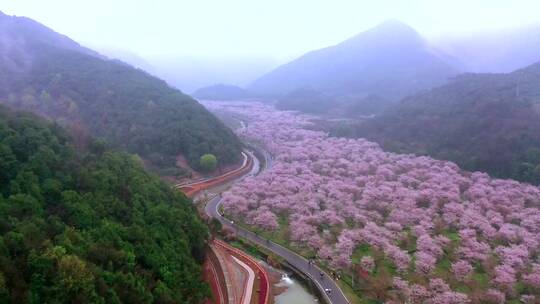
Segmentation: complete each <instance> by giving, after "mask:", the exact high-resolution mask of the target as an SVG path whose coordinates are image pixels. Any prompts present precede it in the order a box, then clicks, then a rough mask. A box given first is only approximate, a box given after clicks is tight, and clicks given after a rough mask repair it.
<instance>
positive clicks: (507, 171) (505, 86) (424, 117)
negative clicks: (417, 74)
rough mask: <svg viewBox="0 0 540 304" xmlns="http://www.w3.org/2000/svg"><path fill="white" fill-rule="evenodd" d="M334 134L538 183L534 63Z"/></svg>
mask: <svg viewBox="0 0 540 304" xmlns="http://www.w3.org/2000/svg"><path fill="white" fill-rule="evenodd" d="M336 134H340V135H343V134H345V135H349V136H360V137H366V138H368V139H371V140H375V141H377V142H379V143H380V144H382V145H383V147H385V148H386V149H390V150H392V151H398V152H412V153H417V154H427V155H430V156H432V157H435V158H439V159H448V160H451V161H454V162H457V163H458V164H459V165H460V166H462V167H463V168H465V169H467V170H480V171H486V172H489V173H490V174H492V175H495V176H497V177H505V178H513V179H518V180H521V181H528V182H532V183H535V184H539V183H540V63H537V64H534V65H531V66H529V67H527V68H525V69H521V70H517V71H515V72H513V73H509V74H465V75H462V76H459V77H457V78H456V79H454V80H453V81H452V82H451V83H449V84H447V85H444V86H441V87H439V88H436V89H432V90H430V91H428V92H425V93H420V94H418V95H416V96H411V97H409V98H406V99H405V100H403V101H402V102H401V103H400V104H398V105H395V106H394V107H393V108H391V109H389V110H388V111H387V112H385V113H384V114H382V115H381V116H379V117H377V118H375V119H372V120H369V121H367V122H366V123H364V124H362V125H360V126H358V127H356V128H354V129H352V130H351V129H348V130H341V131H338V132H336Z"/></svg>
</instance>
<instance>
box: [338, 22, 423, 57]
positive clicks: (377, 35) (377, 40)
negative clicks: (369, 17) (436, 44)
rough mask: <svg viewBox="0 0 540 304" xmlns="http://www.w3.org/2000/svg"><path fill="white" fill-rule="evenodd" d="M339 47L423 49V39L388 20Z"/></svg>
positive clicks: (410, 29) (411, 30)
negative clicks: (370, 46) (369, 46)
mask: <svg viewBox="0 0 540 304" xmlns="http://www.w3.org/2000/svg"><path fill="white" fill-rule="evenodd" d="M340 45H344V46H350V47H354V46H357V47H365V46H366V45H372V46H377V47H386V48H388V47H391V48H400V49H402V48H418V47H425V46H427V43H426V42H425V40H424V38H423V37H422V36H421V35H420V34H419V33H418V32H417V31H416V30H415V29H413V28H412V27H410V26H409V25H407V24H406V23H403V22H401V21H399V20H396V19H390V20H387V21H385V22H383V23H380V24H379V25H377V26H375V27H373V28H371V29H369V30H367V31H364V32H361V33H358V34H357V35H355V36H353V37H351V38H349V39H347V40H345V41H344V42H342V43H340ZM396 51H401V50H396Z"/></svg>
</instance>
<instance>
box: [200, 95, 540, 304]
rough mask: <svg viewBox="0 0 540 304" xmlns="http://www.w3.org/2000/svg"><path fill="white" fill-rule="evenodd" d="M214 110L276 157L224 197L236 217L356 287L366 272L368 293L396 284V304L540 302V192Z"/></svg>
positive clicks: (266, 114) (297, 121) (249, 108)
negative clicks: (237, 122)
mask: <svg viewBox="0 0 540 304" xmlns="http://www.w3.org/2000/svg"><path fill="white" fill-rule="evenodd" d="M207 106H208V107H210V108H211V109H214V110H226V111H229V112H232V113H233V114H234V115H236V117H242V118H243V119H244V120H245V121H246V125H247V126H246V127H245V128H242V129H240V130H239V131H238V133H239V135H240V136H242V137H243V138H244V139H245V140H246V141H248V142H251V143H254V144H257V145H259V146H260V147H262V148H264V149H266V150H267V151H268V152H270V153H271V154H272V155H273V157H274V161H273V163H272V166H271V167H270V168H269V169H268V170H266V171H264V172H262V173H261V174H259V175H257V176H253V177H249V178H246V179H244V180H243V181H241V182H239V183H237V184H236V185H235V186H233V187H232V188H231V189H230V190H229V191H228V192H226V193H225V194H224V196H223V197H224V199H223V208H224V212H225V214H226V215H227V216H229V217H231V218H234V219H237V220H241V221H243V222H244V223H245V224H246V225H250V226H251V227H253V229H255V230H256V231H261V232H266V233H268V232H273V233H272V234H271V235H272V236H273V237H275V238H282V239H283V240H284V241H285V242H287V244H289V246H290V247H291V248H293V249H295V250H297V251H299V252H302V253H304V254H306V255H312V256H314V257H316V258H317V259H318V261H319V262H320V263H322V264H323V265H325V266H326V267H328V268H331V269H334V270H338V271H341V272H342V273H343V274H344V275H345V276H347V275H349V276H353V275H354V274H355V273H356V271H355V270H354V269H358V268H361V269H365V270H366V271H368V272H369V275H368V278H367V279H363V280H364V281H361V283H362V284H367V285H365V286H364V287H365V290H376V288H370V287H373V286H375V285H373V286H369V284H382V283H381V282H379V281H376V280H374V281H373V282H371V281H369V280H370V278H369V276H374V277H376V276H377V275H381V276H382V275H383V273H385V272H387V274H386V275H387V276H388V278H389V279H388V280H387V281H385V282H386V283H385V284H387V285H385V286H387V288H386V289H383V291H382V293H383V294H384V297H385V300H386V301H388V303H394V302H395V301H397V302H395V303H399V301H400V300H399V299H401V300H403V299H406V300H407V301H408V302H409V303H443V304H444V303H505V302H507V301H517V302H515V303H520V301H529V302H531V303H538V302H537V301H540V296H539V294H540V293H539V291H540V264H539V261H538V254H539V244H540V209H539V207H540V188H538V187H536V186H533V185H529V184H523V183H519V182H516V181H512V180H501V179H495V178H491V177H490V176H488V175H487V174H485V173H481V172H466V171H463V170H461V169H460V168H459V167H458V166H457V165H455V164H454V163H451V162H448V161H440V160H435V159H432V158H429V157H418V156H415V155H400V154H394V153H389V152H385V151H383V150H382V149H381V148H380V147H379V145H377V144H376V143H373V142H369V141H366V140H364V139H345V138H335V137H330V136H328V135H327V134H325V133H324V132H321V131H314V130H313V128H312V125H313V124H312V122H311V117H309V116H304V115H299V114H296V113H293V112H283V111H277V110H275V109H274V108H273V107H271V106H269V105H265V104H260V103H243V104H237V103H217V102H216V103H210V104H207ZM357 281H358V280H357ZM377 282H378V283H377ZM351 284H352V283H351ZM359 284H360V283H359ZM366 286H367V287H366ZM360 288H361V287H360ZM379 296H380V295H378V294H375V293H374V294H373V296H372V297H374V298H377V297H379ZM392 299H395V300H392ZM393 301H394V302H393Z"/></svg>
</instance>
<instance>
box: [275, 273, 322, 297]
mask: <svg viewBox="0 0 540 304" xmlns="http://www.w3.org/2000/svg"><path fill="white" fill-rule="evenodd" d="M275 286H277V287H285V288H287V289H286V290H285V291H284V292H283V293H281V294H280V295H278V296H277V297H276V298H275V300H276V301H275V303H276V304H290V303H295V304H312V303H318V300H317V298H316V297H315V296H314V295H312V294H311V293H309V292H308V291H307V289H306V288H304V286H302V284H300V282H298V281H297V280H295V279H293V278H289V277H288V276H287V275H283V276H282V278H281V281H280V282H279V283H278V284H276V285H275Z"/></svg>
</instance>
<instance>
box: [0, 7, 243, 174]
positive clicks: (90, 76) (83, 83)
mask: <svg viewBox="0 0 540 304" xmlns="http://www.w3.org/2000/svg"><path fill="white" fill-rule="evenodd" d="M0 37H2V39H0V102H2V103H7V104H9V105H11V106H14V107H17V108H20V109H24V110H30V111H33V112H37V113H40V114H42V115H45V116H47V117H50V118H53V119H55V120H57V121H58V122H59V123H61V124H65V125H71V126H75V128H76V129H78V130H79V131H80V134H79V136H77V138H82V137H84V135H85V134H89V135H91V136H93V137H102V138H104V139H106V140H107V141H108V142H109V143H111V144H112V145H113V146H114V147H116V148H120V149H123V150H127V151H129V152H131V153H136V154H138V155H140V156H141V157H143V158H144V159H145V160H146V161H150V162H151V163H152V164H153V165H155V166H157V167H159V168H161V169H167V168H170V169H171V168H174V166H175V162H176V157H177V156H178V155H180V154H182V155H183V156H184V157H185V158H186V159H187V161H188V162H189V164H190V165H191V166H192V167H194V168H195V169H198V166H199V158H200V157H201V155H204V154H207V153H211V154H214V155H216V156H217V158H218V162H219V164H231V163H234V162H236V161H239V155H240V149H241V144H240V142H239V140H238V139H237V138H236V136H235V135H234V134H233V133H232V131H230V130H229V129H228V128H226V127H225V126H224V125H223V124H222V123H221V122H220V121H219V120H218V119H217V118H215V117H214V116H212V115H211V114H210V113H209V112H208V111H207V110H206V109H205V108H204V107H203V106H201V105H200V104H198V103H197V102H196V101H195V100H193V99H192V98H191V97H189V96H187V95H184V94H183V93H182V92H180V91H179V90H176V89H174V88H172V87H170V86H168V85H167V84H166V83H165V82H164V81H162V80H160V79H158V78H156V77H153V76H151V75H149V74H147V73H146V72H144V71H142V70H138V69H135V68H133V67H131V66H129V65H127V64H124V63H122V62H120V61H116V60H107V59H105V58H104V57H102V56H100V55H98V54H97V53H95V52H94V53H92V51H91V50H88V49H86V48H83V47H80V46H78V45H77V44H76V43H75V42H73V41H72V40H70V39H69V38H67V37H65V36H62V35H60V34H58V33H55V32H53V31H52V30H50V29H48V28H46V27H44V26H43V25H41V24H39V23H37V22H34V21H32V20H30V19H26V18H21V17H10V16H6V15H2V14H1V13H0ZM43 37H46V39H44V38H43Z"/></svg>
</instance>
